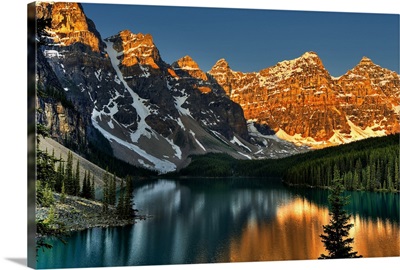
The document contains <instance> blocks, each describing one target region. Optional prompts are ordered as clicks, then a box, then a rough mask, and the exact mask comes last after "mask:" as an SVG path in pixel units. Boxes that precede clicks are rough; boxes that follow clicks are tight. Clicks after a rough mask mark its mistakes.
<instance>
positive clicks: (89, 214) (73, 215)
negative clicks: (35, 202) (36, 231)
mask: <svg viewBox="0 0 400 270" xmlns="http://www.w3.org/2000/svg"><path fill="white" fill-rule="evenodd" d="M54 199H55V203H54V210H55V211H54V214H55V219H56V220H57V221H58V222H60V223H61V224H63V226H64V228H65V231H66V232H72V231H80V230H85V229H90V228H94V227H103V228H107V227H114V226H125V225H130V224H134V223H135V220H136V219H139V218H144V217H139V216H138V217H132V218H131V219H124V220H121V219H117V214H116V208H115V207H111V206H109V208H108V211H107V213H104V212H103V209H102V208H103V204H102V203H101V202H99V201H92V200H87V199H84V198H81V197H76V196H68V195H67V196H66V198H65V201H64V203H61V201H60V194H59V193H54ZM49 212H50V208H49V207H40V206H38V207H37V208H36V219H37V220H45V219H46V218H47V217H48V215H49ZM41 236H42V235H37V237H41Z"/></svg>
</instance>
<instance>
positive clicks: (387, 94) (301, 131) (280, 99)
mask: <svg viewBox="0 0 400 270" xmlns="http://www.w3.org/2000/svg"><path fill="white" fill-rule="evenodd" d="M209 74H211V75H212V76H213V77H214V79H215V80H216V81H217V82H218V83H219V84H220V85H221V87H222V88H223V89H224V90H225V92H226V94H227V95H228V96H230V98H231V99H232V100H233V101H235V102H237V103H239V104H240V105H241V106H242V108H243V111H244V114H245V117H246V119H248V120H250V119H251V120H253V121H255V122H256V123H258V124H261V125H266V126H268V127H269V128H271V129H273V130H274V131H275V132H276V133H277V135H278V136H279V137H281V138H283V139H286V140H289V141H293V142H296V143H298V144H306V145H311V146H314V147H323V146H327V145H331V144H338V143H344V142H350V141H353V140H357V139H360V138H367V137H370V136H380V135H384V134H389V133H393V132H398V131H399V126H398V121H397V120H396V119H398V108H399V107H398V106H399V104H400V96H399V89H400V88H399V75H398V74H396V73H395V72H393V71H389V70H387V69H383V68H381V67H379V66H377V65H375V64H374V63H373V62H372V61H371V60H369V59H368V58H363V59H362V60H361V62H360V64H359V65H357V66H356V67H355V68H354V69H352V70H350V71H348V72H347V73H346V74H345V75H343V76H342V77H340V78H339V79H336V78H333V77H332V76H331V75H330V74H329V72H328V71H327V70H326V69H325V67H324V66H323V63H322V61H321V59H320V58H319V57H318V55H317V54H316V53H314V52H307V53H305V54H304V55H302V56H301V57H299V58H297V59H294V60H290V61H283V62H280V63H278V64H277V65H275V66H272V67H269V68H266V69H263V70H261V71H260V72H253V73H242V72H237V71H232V70H231V69H230V67H229V65H228V63H227V62H226V61H225V60H223V59H221V60H219V61H218V62H217V63H216V64H215V66H214V67H213V68H212V69H211V70H210V71H209Z"/></svg>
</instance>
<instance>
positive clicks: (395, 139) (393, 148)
mask: <svg viewBox="0 0 400 270" xmlns="http://www.w3.org/2000/svg"><path fill="white" fill-rule="evenodd" d="M399 150H400V147H399V135H398V134H397V135H390V136H386V137H382V138H373V139H367V140H363V141H360V142H355V143H351V144H348V145H343V146H338V147H332V148H328V149H325V150H324V151H321V152H320V151H315V154H316V155H315V156H313V157H311V158H310V159H305V160H304V161H302V162H299V163H297V164H296V165H295V166H292V167H290V168H288V170H287V171H286V173H285V174H284V176H283V177H284V181H285V182H287V183H289V184H295V185H296V184H300V185H309V186H318V187H326V186H330V185H331V181H332V176H333V171H334V168H337V169H338V171H339V173H340V177H341V178H342V180H343V184H344V186H345V187H346V189H348V190H357V189H362V190H388V191H396V190H399V184H400V183H399V181H400V180H399Z"/></svg>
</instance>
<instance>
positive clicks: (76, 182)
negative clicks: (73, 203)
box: [73, 159, 81, 196]
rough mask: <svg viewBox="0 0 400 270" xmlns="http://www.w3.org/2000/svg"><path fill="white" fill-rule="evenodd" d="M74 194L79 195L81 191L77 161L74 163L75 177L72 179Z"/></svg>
mask: <svg viewBox="0 0 400 270" xmlns="http://www.w3.org/2000/svg"><path fill="white" fill-rule="evenodd" d="M73 183H74V184H73V185H74V194H73V195H75V196H78V195H79V192H80V191H81V187H80V164H79V159H78V161H77V162H76V169H75V177H74V182H73Z"/></svg>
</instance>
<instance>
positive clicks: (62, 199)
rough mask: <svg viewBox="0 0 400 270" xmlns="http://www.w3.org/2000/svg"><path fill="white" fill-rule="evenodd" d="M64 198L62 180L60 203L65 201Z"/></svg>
mask: <svg viewBox="0 0 400 270" xmlns="http://www.w3.org/2000/svg"><path fill="white" fill-rule="evenodd" d="M65 199H66V195H65V185H64V182H63V183H62V186H61V196H60V201H61V203H64V202H65Z"/></svg>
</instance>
